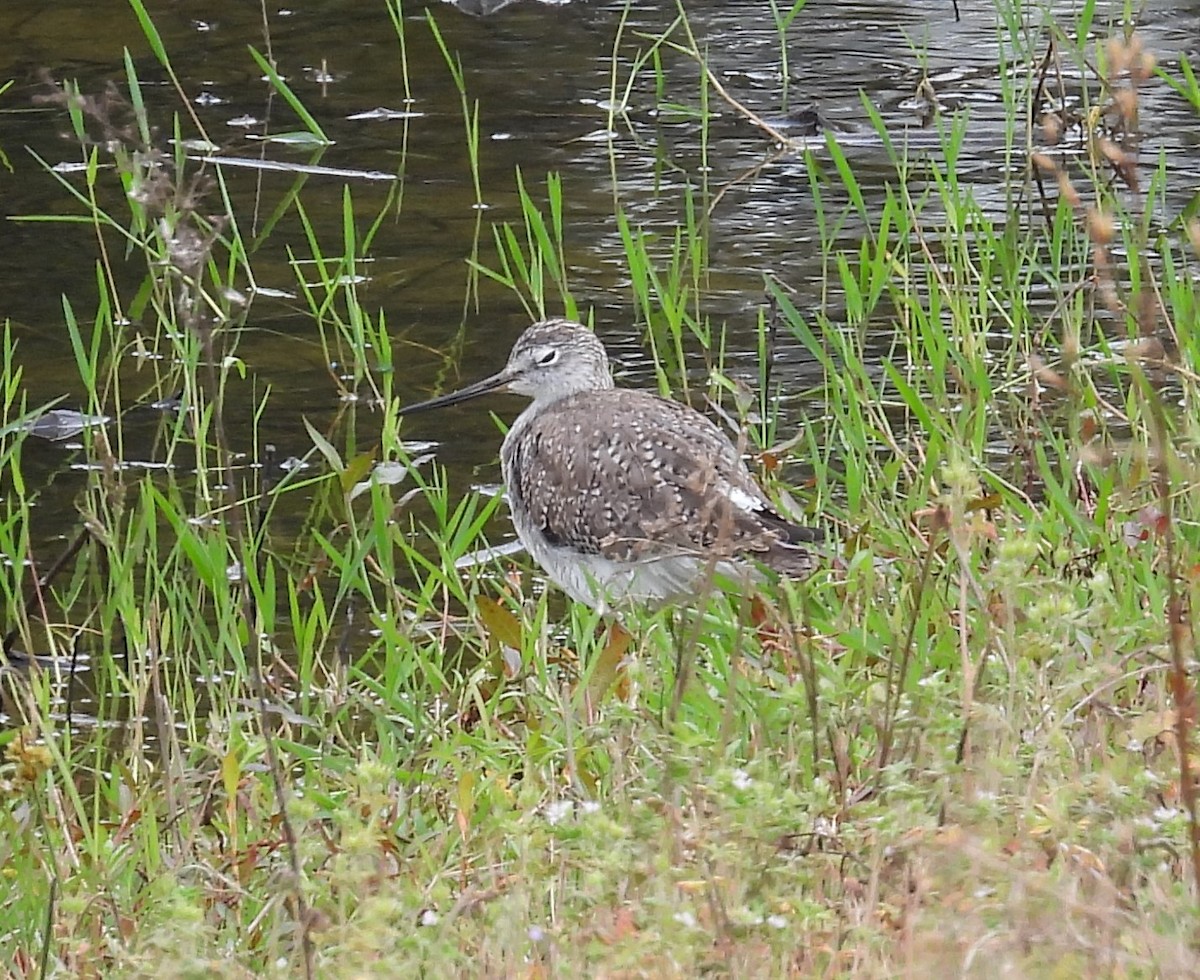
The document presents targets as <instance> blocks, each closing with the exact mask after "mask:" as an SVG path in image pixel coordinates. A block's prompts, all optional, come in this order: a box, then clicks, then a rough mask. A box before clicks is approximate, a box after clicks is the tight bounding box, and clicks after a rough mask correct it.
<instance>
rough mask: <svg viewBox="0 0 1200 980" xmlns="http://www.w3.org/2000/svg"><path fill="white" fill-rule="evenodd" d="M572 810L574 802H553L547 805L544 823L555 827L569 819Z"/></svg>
mask: <svg viewBox="0 0 1200 980" xmlns="http://www.w3.org/2000/svg"><path fill="white" fill-rule="evenodd" d="M573 809H575V801H574V800H555V801H554V802H553V803H547V804H546V823H548V824H549V825H550V826H551V827H553V826H555V825H556V824H558V823H560V822H562V821H563V820H564V819H565V818H567V817H569V816H570V815H571V811H572V810H573Z"/></svg>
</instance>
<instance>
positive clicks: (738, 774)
mask: <svg viewBox="0 0 1200 980" xmlns="http://www.w3.org/2000/svg"><path fill="white" fill-rule="evenodd" d="M731 782H732V783H733V788H734V789H738V790H745V789H749V788H750V787H751V786H753V785H754V780H753V779H751V778H750V774H749V773H748V772H746V770H745V769H735V770H733V775H732V777H731Z"/></svg>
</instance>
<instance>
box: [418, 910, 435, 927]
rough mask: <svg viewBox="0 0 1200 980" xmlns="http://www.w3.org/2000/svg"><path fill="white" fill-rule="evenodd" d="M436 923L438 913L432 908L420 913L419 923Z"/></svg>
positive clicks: (428, 924)
mask: <svg viewBox="0 0 1200 980" xmlns="http://www.w3.org/2000/svg"><path fill="white" fill-rule="evenodd" d="M437 924H438V914H437V913H436V912H435V911H434V910H433V909H426V910H425V911H424V912H422V913H421V925H423V926H436V925H437Z"/></svg>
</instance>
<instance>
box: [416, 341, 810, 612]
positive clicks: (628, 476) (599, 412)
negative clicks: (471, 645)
mask: <svg viewBox="0 0 1200 980" xmlns="http://www.w3.org/2000/svg"><path fill="white" fill-rule="evenodd" d="M498 388H507V389H508V390H510V391H515V392H518V393H520V394H526V395H528V396H529V397H531V398H532V399H533V403H532V404H531V405H530V406H529V407H528V408H526V409H525V411H524V412H522V413H521V415H520V416H519V417H518V418H517V420H516V421H515V422H514V423H513V426H512V428H511V429H510V430H509V432H508V435H507V437H506V438H505V440H504V445H503V447H502V448H501V454H500V460H501V467H502V470H503V473H504V480H505V484H506V486H507V488H508V495H509V504H510V507H511V510H512V516H513V524H514V526H515V527H516V530H517V535H518V537H519V538H520V539H521V542H522V543H523V544H524V545H525V548H526V550H528V551H529V553H530V555H531V556H532V557H533V558H534V559H535V560H536V561H537V562H538V563H539V564H540V565H541V566H542V567H543V568H544V569H545V570H546V572H547V574H548V575H549V576H550V578H551V579H553V580H554V581H556V582H557V583H558V584H559V585H560V586H562V587H563V588H564V589H565V590H566V591H567V592H568V593H569V594H570V595H572V596H573V597H574V598H576V599H578V600H580V601H582V602H586V603H588V604H590V605H593V606H602V607H603V606H608V605H610V604H613V603H617V602H620V601H622V600H625V599H633V600H651V601H661V600H667V599H671V598H675V597H678V596H680V595H682V594H686V593H688V592H689V591H690V590H692V589H693V588H694V587H696V585H697V582H698V580H699V579H700V578H701V577H702V576H703V575H705V574H706V573H711V572H712V571H713V570H716V571H720V572H721V573H722V574H724V575H727V576H728V575H737V574H739V573H740V572H741V571H742V570H743V569H744V568H745V567H746V566H745V564H744V560H746V559H749V560H751V561H753V562H757V563H761V564H763V565H766V566H768V567H771V568H774V569H775V570H777V571H779V572H782V573H784V574H788V575H802V574H806V573H807V572H809V571H811V569H812V567H813V555H812V553H811V551H809V550H808V549H806V548H805V547H804V544H805V543H807V542H812V541H815V540H819V538H820V536H821V535H820V533H819V532H818V531H816V530H815V529H813V528H806V527H800V526H797V525H795V524H792V523H790V522H789V521H787V520H785V519H784V518H783V517H781V516H780V515H779V514H778V513H777V512H776V511H775V510H774V508H773V507H772V506H771V504H770V502H769V501H768V499H767V498H766V496H765V495H764V494H763V492H762V490H761V489H760V488H759V487H758V485H757V484H756V483H755V482H754V479H753V478H752V477H751V475H750V472H749V470H748V469H747V468H746V465H745V463H744V462H743V460H742V459H741V457H740V455H739V454H738V452H737V450H736V449H735V447H734V446H733V444H732V443H731V442H730V441H729V439H728V438H726V436H725V434H724V433H722V432H721V430H720V429H718V428H717V427H716V425H714V424H713V423H712V422H711V421H710V420H709V419H708V418H706V417H705V416H704V415H701V414H700V413H699V412H697V411H695V410H694V409H692V408H690V407H688V406H687V405H683V404H680V403H678V402H673V401H670V400H668V399H665V398H660V397H659V396H657V395H653V394H650V393H649V392H644V391H637V390H632V389H620V388H614V387H613V383H612V374H611V371H610V369H609V364H608V357H607V355H606V353H605V351H604V348H603V346H602V345H601V344H600V342H599V341H598V340H597V339H596V337H595V336H594V335H593V334H592V333H591V331H589V330H587V329H586V328H585V327H582V326H580V325H579V324H576V323H571V322H570V321H567V320H547V321H543V322H541V323H536V324H534V325H533V326H531V327H530V328H529V329H528V330H526V331H525V333H524V334H522V335H521V337H520V338H519V339H518V340H517V342H516V344H515V345H514V347H513V350H512V353H511V355H510V356H509V359H508V364H507V366H506V367H505V369H504V370H503V371H501V372H500V373H499V374H497V375H495V376H493V377H492V378H488V379H486V380H485V381H481V382H479V383H477V384H475V385H471V386H469V387H468V388H465V389H463V390H462V391H459V392H455V393H453V394H450V395H446V396H444V397H442V398H438V399H434V400H433V401H431V402H426V403H423V404H422V405H419V406H414V407H415V408H416V409H424V408H432V407H435V406H438V405H444V404H450V403H453V402H456V401H461V400H463V399H465V398H470V397H473V396H474V395H477V394H482V393H484V392H485V391H490V390H494V389H498ZM412 410H413V409H411V408H410V409H408V410H407V411H410V412H411V411H412Z"/></svg>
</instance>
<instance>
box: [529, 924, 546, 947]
mask: <svg viewBox="0 0 1200 980" xmlns="http://www.w3.org/2000/svg"><path fill="white" fill-rule="evenodd" d="M545 938H546V930H545V929H543V928H542V927H541V926H530V927H529V939H530V941H531V942H535V943H540V942H541V941H542V940H543V939H545Z"/></svg>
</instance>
